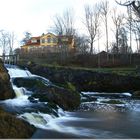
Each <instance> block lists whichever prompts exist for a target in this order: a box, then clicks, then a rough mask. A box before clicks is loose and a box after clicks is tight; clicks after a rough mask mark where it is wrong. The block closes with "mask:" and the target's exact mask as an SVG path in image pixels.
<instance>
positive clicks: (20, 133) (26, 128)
mask: <svg viewBox="0 0 140 140" xmlns="http://www.w3.org/2000/svg"><path fill="white" fill-rule="evenodd" d="M35 130H36V128H35V127H34V126H32V125H30V124H29V123H27V122H25V121H24V120H21V119H19V118H16V117H15V116H13V115H11V114H9V113H6V112H5V111H3V110H2V109H1V108H0V138H7V139H9V138H11V139H17V138H18V139H19V138H31V136H32V135H33V133H34V132H35Z"/></svg>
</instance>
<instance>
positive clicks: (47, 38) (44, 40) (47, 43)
mask: <svg viewBox="0 0 140 140" xmlns="http://www.w3.org/2000/svg"><path fill="white" fill-rule="evenodd" d="M57 44H58V39H57V36H55V35H54V34H52V33H47V34H46V35H42V36H41V37H40V46H42V47H56V46H57Z"/></svg>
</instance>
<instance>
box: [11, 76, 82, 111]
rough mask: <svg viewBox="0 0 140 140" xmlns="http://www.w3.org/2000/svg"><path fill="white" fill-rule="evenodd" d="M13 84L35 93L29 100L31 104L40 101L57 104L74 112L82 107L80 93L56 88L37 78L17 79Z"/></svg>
mask: <svg viewBox="0 0 140 140" xmlns="http://www.w3.org/2000/svg"><path fill="white" fill-rule="evenodd" d="M13 83H14V84H15V85H16V86H17V87H24V88H26V89H27V90H28V91H32V92H33V94H32V95H31V96H30V97H29V98H28V99H29V100H30V101H31V102H36V101H37V100H38V101H40V102H49V103H55V104H57V105H59V106H60V107H61V108H63V109H65V110H73V109H76V108H77V107H78V106H79V105H80V94H79V93H78V92H76V91H72V90H68V89H66V88H62V87H58V86H55V85H53V84H50V83H47V82H45V81H44V80H41V79H38V78H37V77H26V78H23V77H21V78H15V79H13ZM36 99H37V100H36Z"/></svg>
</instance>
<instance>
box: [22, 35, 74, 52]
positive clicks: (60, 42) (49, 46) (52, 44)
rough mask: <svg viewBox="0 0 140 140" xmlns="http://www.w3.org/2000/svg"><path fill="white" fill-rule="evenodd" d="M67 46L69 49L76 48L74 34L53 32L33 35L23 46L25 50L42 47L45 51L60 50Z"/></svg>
mask: <svg viewBox="0 0 140 140" xmlns="http://www.w3.org/2000/svg"><path fill="white" fill-rule="evenodd" d="M62 46H63V47H67V48H68V50H69V51H71V50H74V39H73V37H72V36H66V35H58V36H57V35H54V34H52V33H47V34H42V36H39V37H31V39H29V40H28V41H27V43H26V44H25V45H23V46H21V49H22V50H23V51H24V52H30V51H32V50H36V49H41V50H43V51H45V52H59V50H60V49H61V47H62Z"/></svg>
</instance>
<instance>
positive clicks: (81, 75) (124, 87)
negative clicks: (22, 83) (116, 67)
mask: <svg viewBox="0 0 140 140" xmlns="http://www.w3.org/2000/svg"><path fill="white" fill-rule="evenodd" d="M22 66H23V65H22ZM24 66H26V67H27V68H28V69H29V70H30V71H31V72H32V73H34V74H37V75H40V76H43V77H45V78H48V79H49V80H50V81H52V82H53V83H55V84H57V85H61V86H64V87H66V88H72V89H75V90H78V91H97V92H131V93H133V92H135V91H138V90H140V86H139V83H140V77H139V76H136V75H130V74H128V75H121V74H117V73H111V72H104V71H93V70H88V69H87V70H86V69H75V68H69V67H57V66H44V65H38V64H35V63H28V64H27V65H24Z"/></svg>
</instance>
